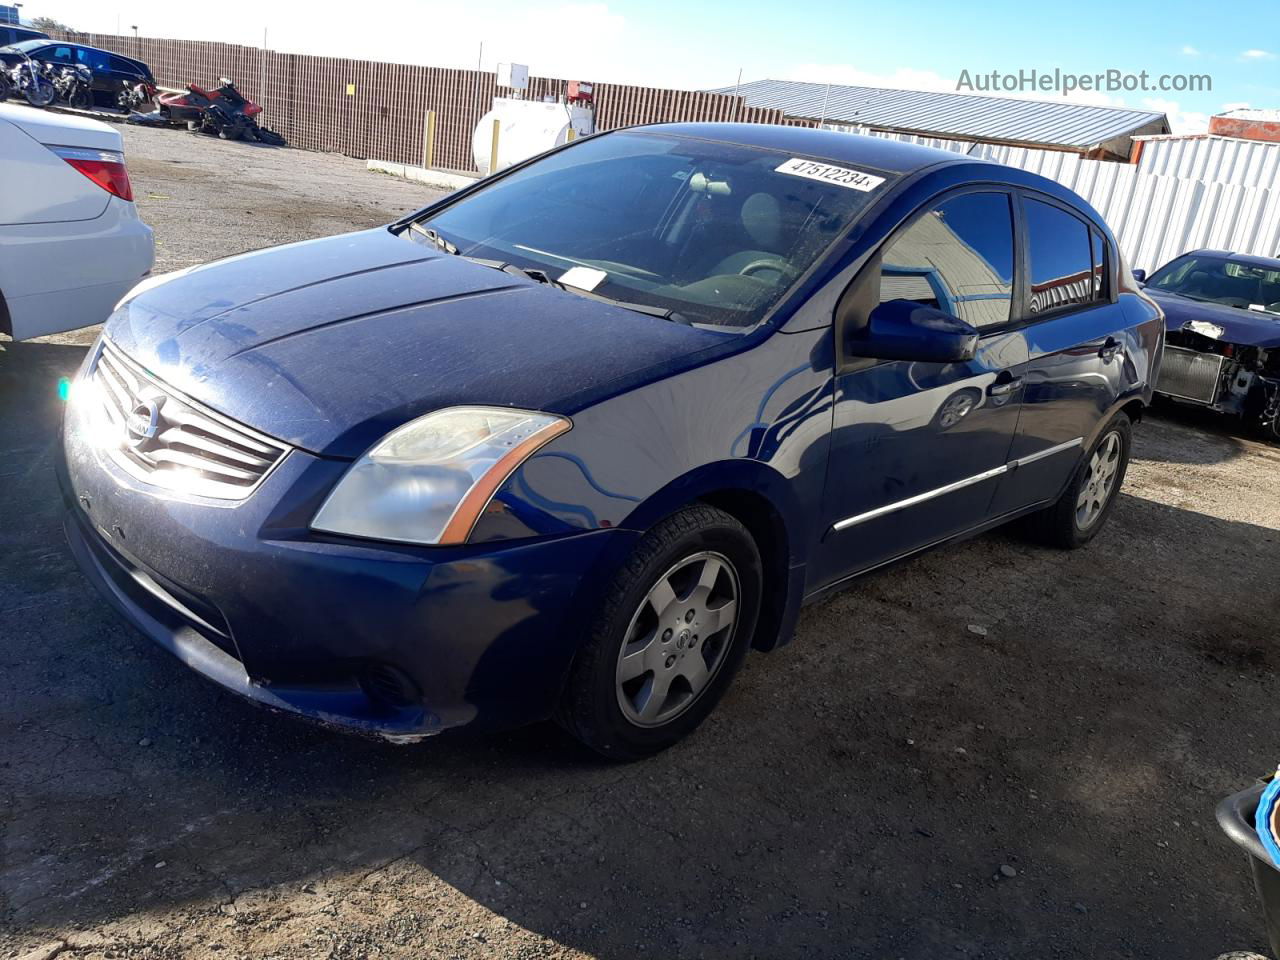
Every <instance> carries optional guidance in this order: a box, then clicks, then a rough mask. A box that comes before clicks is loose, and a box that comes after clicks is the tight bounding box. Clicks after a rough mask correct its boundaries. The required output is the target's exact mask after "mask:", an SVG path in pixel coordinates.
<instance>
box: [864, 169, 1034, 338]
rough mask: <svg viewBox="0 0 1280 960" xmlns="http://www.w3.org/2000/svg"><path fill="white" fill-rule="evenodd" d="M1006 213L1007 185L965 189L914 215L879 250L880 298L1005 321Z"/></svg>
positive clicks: (975, 319) (973, 319)
mask: <svg viewBox="0 0 1280 960" xmlns="http://www.w3.org/2000/svg"><path fill="white" fill-rule="evenodd" d="M1012 295H1013V215H1012V207H1011V204H1010V197H1009V195H1008V194H1007V193H998V192H991V193H965V194H961V195H960V196H958V197H952V198H951V199H949V200H944V201H943V202H942V203H940V204H938V205H937V206H935V207H933V208H931V209H930V210H928V211H927V212H926V213H924V214H923V215H922V216H920V217H917V218H916V220H915V221H914V222H912V224H911V225H910V226H909V227H907V229H906V230H905V231H903V232H902V233H901V234H899V235H898V237H897V238H896V239H895V240H894V241H893V242H892V243H890V245H889V246H888V248H886V250H885V252H884V254H883V256H882V257H881V266H880V302H881V303H884V302H885V301H887V300H913V301H915V302H916V303H922V304H925V305H926V306H930V307H935V308H936V309H938V310H942V311H944V312H946V313H949V314H951V315H952V316H954V317H959V318H960V319H961V320H964V321H965V322H966V323H969V324H971V325H972V326H974V327H977V328H978V329H979V330H981V329H983V328H985V327H997V326H999V325H1000V324H1003V323H1007V322H1008V321H1009V308H1010V304H1011V302H1012Z"/></svg>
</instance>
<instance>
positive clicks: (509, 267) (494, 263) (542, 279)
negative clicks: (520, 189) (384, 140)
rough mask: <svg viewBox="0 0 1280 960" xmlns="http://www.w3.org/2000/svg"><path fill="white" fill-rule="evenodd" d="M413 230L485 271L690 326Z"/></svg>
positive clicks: (679, 317) (659, 310)
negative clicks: (470, 254)
mask: <svg viewBox="0 0 1280 960" xmlns="http://www.w3.org/2000/svg"><path fill="white" fill-rule="evenodd" d="M409 229H410V230H412V231H414V232H415V233H417V234H420V235H421V236H423V237H425V238H426V239H427V240H428V241H430V242H431V243H432V244H433V245H434V246H435V247H437V248H438V249H440V250H443V251H444V252H445V253H448V254H452V255H454V256H459V257H462V259H464V260H470V261H471V262H472V263H478V264H479V265H480V266H482V267H489V268H491V269H493V270H501V271H502V272H503V273H510V274H515V275H517V276H522V277H527V278H529V279H530V280H532V281H534V282H535V283H542V284H546V285H547V286H549V287H555V288H556V289H557V290H568V291H570V292H571V293H576V294H577V295H578V296H580V297H586V298H587V299H589V300H599V301H600V302H601V303H610V304H613V305H614V306H615V307H622V309H624V310H630V311H632V312H633V313H639V314H643V315H644V316H646V317H657V318H658V319H659V320H674V321H675V322H676V323H684V324H687V323H688V322H689V321H688V320H687V319H686V318H685V317H684V315H683V314H680V313H677V312H676V311H675V310H670V309H668V308H666V307H655V306H653V305H652V304H648V303H633V302H631V301H629V300H619V299H617V298H616V297H606V296H604V295H603V294H600V293H595V292H594V291H592V290H586V289H584V288H582V287H575V286H573V284H569V283H562V282H561V281H559V280H556V279H555V278H553V277H552V276H551V275H550V274H549V273H547V271H545V270H542V269H540V268H538V267H518V266H516V265H515V264H514V263H507V262H506V261H505V260H488V259H486V258H484V257H470V256H467V255H466V254H465V253H461V252H460V251H459V250H458V248H457V246H456V245H454V244H452V243H450V242H449V241H448V240H446V239H445V238H444V237H442V236H441V235H440V234H439V233H438V232H436V231H435V230H433V229H432V228H431V227H424V226H423V225H422V224H420V223H418V222H417V221H416V220H415V221H414V222H413V223H411V224H409Z"/></svg>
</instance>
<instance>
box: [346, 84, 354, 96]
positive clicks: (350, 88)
mask: <svg viewBox="0 0 1280 960" xmlns="http://www.w3.org/2000/svg"><path fill="white" fill-rule="evenodd" d="M355 95H356V85H355V84H354V83H348V84H347V96H348V97H354V96H355Z"/></svg>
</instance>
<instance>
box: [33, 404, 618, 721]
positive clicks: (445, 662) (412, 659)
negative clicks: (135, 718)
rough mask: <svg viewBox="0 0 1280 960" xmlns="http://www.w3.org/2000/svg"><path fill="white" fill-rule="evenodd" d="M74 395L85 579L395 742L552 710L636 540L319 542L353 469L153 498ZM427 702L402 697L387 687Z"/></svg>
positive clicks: (202, 662) (185, 638) (156, 636)
mask: <svg viewBox="0 0 1280 960" xmlns="http://www.w3.org/2000/svg"><path fill="white" fill-rule="evenodd" d="M88 429H89V428H88V425H87V420H86V418H85V417H84V412H83V411H81V410H80V409H79V408H78V407H77V405H76V402H75V401H74V400H73V401H72V403H70V404H69V405H68V408H67V412H66V417H65V420H64V430H63V442H62V445H61V456H60V457H59V458H58V476H59V482H60V484H61V486H62V490H63V496H64V500H65V502H66V510H67V516H66V519H65V523H64V527H65V530H66V534H67V540H68V542H69V544H70V546H71V550H72V552H73V554H74V555H75V558H76V560H77V562H78V563H79V565H80V567H81V569H82V570H83V571H84V573H85V575H86V576H87V577H88V578H89V580H90V581H92V582H93V583H94V585H95V586H96V587H97V588H98V589H99V591H101V593H102V594H103V596H104V597H105V598H106V599H107V600H108V601H109V602H110V603H111V604H112V605H113V606H114V607H115V608H116V609H117V610H118V611H119V612H120V613H121V614H123V615H124V617H125V619H127V620H128V621H129V622H131V623H132V624H133V625H134V626H136V627H137V628H138V629H139V630H141V631H142V632H143V633H144V634H146V635H147V636H149V637H151V639H153V640H154V641H156V642H157V643H159V644H160V645H161V646H163V647H164V648H165V649H167V650H169V652H170V653H173V654H174V655H175V656H177V657H178V658H179V659H180V660H182V661H183V662H184V663H186V664H187V665H188V666H189V667H191V668H192V669H194V670H196V671H197V672H199V673H201V674H203V675H204V676H206V677H208V678H209V679H211V680H213V681H215V682H217V683H219V684H221V685H222V686H224V687H226V688H227V689H229V690H232V691H234V692H236V693H238V694H240V695H242V696H245V697H247V698H249V699H251V700H253V701H255V702H257V703H260V704H262V705H264V706H267V707H271V708H274V709H278V710H284V711H288V712H290V713H293V714H297V715H300V716H302V717H305V718H307V719H310V720H314V721H318V722H320V723H324V724H327V725H331V726H337V727H342V728H346V729H350V730H354V731H357V732H361V733H366V734H372V735H377V736H382V737H385V738H388V739H392V740H413V739H417V738H419V737H423V736H428V735H430V734H434V733H438V732H440V731H443V730H446V729H449V728H452V727H458V726H462V725H464V724H470V725H476V726H484V727H501V726H512V725H517V724H520V723H525V722H530V721H533V720H536V719H540V718H543V717H546V716H548V715H549V714H550V713H551V712H552V710H553V709H554V705H555V701H556V698H557V697H558V695H559V691H560V688H561V686H562V684H563V681H564V677H565V676H566V674H567V672H568V668H569V664H570V662H571V661H572V658H573V655H574V653H575V652H576V650H577V645H578V642H579V639H580V635H581V631H580V630H579V629H577V625H578V624H580V623H583V622H585V619H584V618H581V617H577V616H575V612H576V611H578V610H582V609H585V608H587V607H588V606H589V605H591V604H593V603H594V602H595V600H596V598H597V596H598V590H599V587H600V585H601V577H602V575H603V574H602V572H603V571H604V570H607V569H609V568H610V564H611V559H610V558H611V557H613V556H614V555H615V552H616V551H620V550H624V549H625V547H626V543H625V542H626V541H629V539H630V538H631V537H632V535H631V534H629V533H627V532H625V531H619V530H601V531H595V532H589V533H582V534H577V535H572V536H566V537H559V538H554V539H547V540H536V541H522V542H512V543H509V544H505V545H503V544H485V545H483V546H475V547H459V548H417V547H404V548H399V547H397V546H394V545H387V544H373V543H364V542H360V541H356V540H351V539H345V538H336V537H318V536H316V535H314V534H312V533H311V532H310V531H309V530H308V529H307V521H308V520H309V519H310V517H311V516H312V515H313V513H314V510H315V507H316V505H318V503H319V501H320V499H321V498H322V497H323V496H324V494H325V492H326V491H327V490H328V489H329V488H330V487H331V486H332V483H333V482H334V481H335V480H336V479H337V477H338V476H339V475H340V474H341V472H342V471H343V469H345V466H346V464H345V463H344V462H336V461H327V460H324V459H322V458H319V457H315V456H312V455H310V454H307V453H304V452H302V451H297V450H294V451H292V452H290V453H289V454H288V455H287V456H286V457H285V458H284V460H283V461H281V462H280V463H279V465H278V466H277V467H276V468H275V469H274V470H273V471H272V472H271V473H270V474H268V476H267V477H266V478H265V480H263V482H262V484H261V486H260V487H258V489H257V490H256V491H255V492H254V493H253V494H252V495H251V496H250V497H248V498H247V499H245V500H243V501H238V502H228V501H213V500H202V499H200V498H192V497H181V496H176V495H173V494H171V493H168V492H166V491H163V490H159V489H157V488H154V487H147V486H145V485H144V484H142V483H140V482H139V481H137V480H135V479H134V478H132V477H130V476H129V475H127V474H126V473H124V472H123V471H121V470H120V469H119V468H118V467H117V466H116V465H115V464H114V463H112V462H111V461H110V460H109V459H108V458H107V456H105V455H104V454H103V453H102V451H101V450H100V449H98V448H97V446H95V444H94V442H93V440H92V438H91V436H90V434H89V432H88ZM388 677H391V678H393V679H394V678H399V679H401V680H406V679H407V681H408V682H407V684H405V685H403V686H402V687H401V689H402V690H409V691H411V692H412V695H411V696H405V697H399V698H394V697H388V696H387V695H386V691H387V684H386V683H385V682H382V681H385V680H386V678H388Z"/></svg>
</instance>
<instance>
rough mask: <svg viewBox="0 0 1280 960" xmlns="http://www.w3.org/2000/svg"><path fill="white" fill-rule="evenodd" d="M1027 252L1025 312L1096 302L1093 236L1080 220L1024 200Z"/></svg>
mask: <svg viewBox="0 0 1280 960" xmlns="http://www.w3.org/2000/svg"><path fill="white" fill-rule="evenodd" d="M1023 211H1024V214H1025V219H1026V224H1027V244H1028V249H1029V251H1030V263H1029V264H1028V273H1027V276H1028V279H1029V281H1030V284H1031V289H1030V290H1029V291H1028V297H1027V309H1028V310H1029V311H1030V312H1031V313H1046V312H1048V311H1050V310H1060V309H1063V308H1066V307H1076V306H1083V305H1087V304H1090V303H1093V302H1094V301H1096V300H1097V299H1099V294H1098V279H1097V276H1096V274H1095V272H1094V267H1093V258H1094V244H1093V239H1092V233H1091V231H1090V229H1089V227H1088V226H1086V224H1085V222H1084V221H1083V220H1081V219H1080V218H1079V217H1077V216H1075V215H1073V214H1070V213H1067V211H1065V210H1063V209H1062V208H1060V207H1055V206H1053V205H1051V204H1048V203H1043V202H1041V201H1039V200H1032V199H1030V198H1027V199H1026V200H1024V207H1023ZM1099 256H1101V253H1099Z"/></svg>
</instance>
